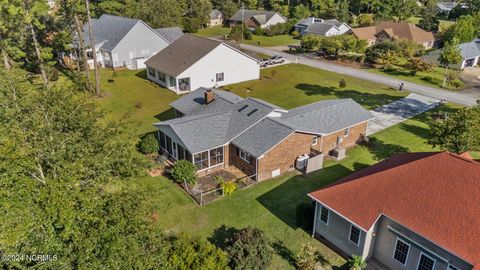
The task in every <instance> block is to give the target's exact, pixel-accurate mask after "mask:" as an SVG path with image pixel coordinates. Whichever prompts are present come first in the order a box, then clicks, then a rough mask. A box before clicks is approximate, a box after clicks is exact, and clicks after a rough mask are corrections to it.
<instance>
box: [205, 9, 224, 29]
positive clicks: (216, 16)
mask: <svg viewBox="0 0 480 270" xmlns="http://www.w3.org/2000/svg"><path fill="white" fill-rule="evenodd" d="M222 24H223V14H222V12H221V11H220V10H218V9H212V10H211V11H210V21H209V23H208V26H215V25H222Z"/></svg>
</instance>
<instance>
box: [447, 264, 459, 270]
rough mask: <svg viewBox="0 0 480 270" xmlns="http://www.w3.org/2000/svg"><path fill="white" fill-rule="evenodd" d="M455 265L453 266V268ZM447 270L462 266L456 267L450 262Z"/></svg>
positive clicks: (454, 269) (456, 269)
mask: <svg viewBox="0 0 480 270" xmlns="http://www.w3.org/2000/svg"><path fill="white" fill-rule="evenodd" d="M452 267H453V268H452ZM447 270H460V268H458V267H456V266H455V265H453V264H451V263H449V264H448V265H447Z"/></svg>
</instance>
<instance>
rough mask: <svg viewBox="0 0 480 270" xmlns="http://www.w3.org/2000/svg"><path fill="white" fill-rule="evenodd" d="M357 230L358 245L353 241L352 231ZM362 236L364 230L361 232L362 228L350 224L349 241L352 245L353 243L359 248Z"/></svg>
mask: <svg viewBox="0 0 480 270" xmlns="http://www.w3.org/2000/svg"><path fill="white" fill-rule="evenodd" d="M353 228H355V229H357V230H358V243H355V242H353V241H352V229H353ZM361 236H362V230H360V228H358V227H357V226H355V225H353V224H350V233H349V234H348V241H349V242H350V243H353V244H355V246H357V247H359V246H360V237H361Z"/></svg>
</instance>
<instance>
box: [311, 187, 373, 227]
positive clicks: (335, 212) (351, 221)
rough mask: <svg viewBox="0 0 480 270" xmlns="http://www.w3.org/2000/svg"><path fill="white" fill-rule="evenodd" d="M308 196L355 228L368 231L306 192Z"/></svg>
mask: <svg viewBox="0 0 480 270" xmlns="http://www.w3.org/2000/svg"><path fill="white" fill-rule="evenodd" d="M307 196H308V197H310V198H311V199H312V200H314V201H317V202H319V203H320V204H322V205H324V206H325V207H327V208H328V209H329V210H330V211H332V212H333V213H335V214H337V215H339V216H340V217H342V218H343V219H345V220H347V221H348V222H350V223H352V224H353V225H355V226H356V227H357V228H359V229H360V230H362V231H364V232H368V231H367V230H366V229H364V228H363V227H362V226H360V225H358V224H357V223H355V222H353V221H352V220H350V219H348V218H347V217H345V216H344V215H342V214H340V213H339V212H337V211H335V210H333V208H332V207H330V206H328V205H327V204H325V203H323V202H322V201H320V200H318V199H317V198H315V197H313V196H312V195H310V194H307Z"/></svg>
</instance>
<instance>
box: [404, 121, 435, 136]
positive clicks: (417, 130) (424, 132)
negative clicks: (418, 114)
mask: <svg viewBox="0 0 480 270" xmlns="http://www.w3.org/2000/svg"><path fill="white" fill-rule="evenodd" d="M400 128H401V129H403V130H405V131H407V132H410V133H412V134H414V135H415V136H418V137H420V138H422V139H428V138H430V130H429V129H428V128H424V127H419V126H416V125H410V124H406V123H401V124H400Z"/></svg>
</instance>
